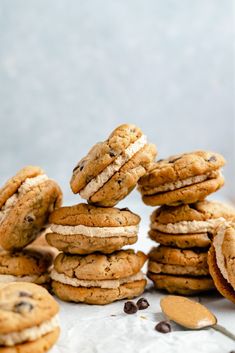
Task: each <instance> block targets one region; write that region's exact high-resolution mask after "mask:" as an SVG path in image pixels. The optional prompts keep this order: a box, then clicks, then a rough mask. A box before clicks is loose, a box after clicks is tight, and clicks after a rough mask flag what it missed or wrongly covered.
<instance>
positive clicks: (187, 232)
mask: <svg viewBox="0 0 235 353" xmlns="http://www.w3.org/2000/svg"><path fill="white" fill-rule="evenodd" d="M225 220H231V221H232V220H235V209H234V208H233V207H232V206H229V205H226V204H224V203H222V202H216V201H207V200H204V201H198V202H196V203H193V204H188V205H180V206H161V207H159V208H157V209H156V210H155V211H154V212H153V213H152V215H151V224H150V228H151V229H150V231H149V236H150V238H151V239H152V240H154V241H156V242H157V243H160V244H162V245H165V246H173V247H179V248H183V249H184V248H185V249H186V248H195V247H198V248H208V247H209V246H210V244H211V239H212V238H213V234H214V232H215V230H216V227H217V226H218V225H219V224H220V223H221V222H223V221H225Z"/></svg>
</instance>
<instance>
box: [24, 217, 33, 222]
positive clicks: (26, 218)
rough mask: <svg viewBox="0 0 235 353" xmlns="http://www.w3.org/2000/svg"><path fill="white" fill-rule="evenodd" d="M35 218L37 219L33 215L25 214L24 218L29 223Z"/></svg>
mask: <svg viewBox="0 0 235 353" xmlns="http://www.w3.org/2000/svg"><path fill="white" fill-rule="evenodd" d="M34 220H35V217H34V216H31V215H28V216H25V218H24V221H25V222H28V223H32V222H33V221H34Z"/></svg>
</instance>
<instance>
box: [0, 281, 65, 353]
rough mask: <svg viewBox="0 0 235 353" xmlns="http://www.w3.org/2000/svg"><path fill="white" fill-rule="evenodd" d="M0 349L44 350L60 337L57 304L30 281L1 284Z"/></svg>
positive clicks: (24, 352)
mask: <svg viewBox="0 0 235 353" xmlns="http://www.w3.org/2000/svg"><path fill="white" fill-rule="evenodd" d="M0 302H1V307H0V352H1V353H16V352H19V353H30V352H33V353H44V352H47V351H48V350H49V349H50V348H51V347H52V346H53V345H54V343H55V342H56V341H57V339H58V337H59V332H60V329H59V324H58V311H59V305H58V304H57V303H56V301H55V300H54V299H53V298H52V296H51V295H50V294H49V293H48V292H47V291H46V290H45V289H44V288H42V287H40V286H37V285H36V284H32V283H24V282H23V283H22V282H18V283H9V284H0Z"/></svg>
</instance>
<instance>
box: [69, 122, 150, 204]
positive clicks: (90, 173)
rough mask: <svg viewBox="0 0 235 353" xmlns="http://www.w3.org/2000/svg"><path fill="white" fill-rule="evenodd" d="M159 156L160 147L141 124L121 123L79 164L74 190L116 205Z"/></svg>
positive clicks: (90, 201)
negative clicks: (142, 128)
mask: <svg viewBox="0 0 235 353" xmlns="http://www.w3.org/2000/svg"><path fill="white" fill-rule="evenodd" d="M155 156H156V147H155V146H154V145H152V144H148V143H147V138H146V136H145V135H143V133H142V131H141V130H140V129H139V128H138V127H136V126H134V125H129V124H124V125H121V126H119V127H118V128H116V129H115V130H114V131H113V132H112V133H111V135H110V136H109V137H108V139H107V140H106V141H104V142H100V143H97V144H96V145H94V146H93V147H92V149H91V150H90V151H89V152H88V154H87V155H86V157H84V158H83V159H82V160H81V161H80V162H79V163H78V164H77V166H76V167H75V168H74V170H73V175H72V178H71V182H70V185H71V189H72V191H73V192H74V193H75V194H77V193H79V194H80V196H81V197H82V198H83V199H85V200H87V201H88V202H89V203H92V204H95V205H98V206H105V207H109V206H110V207H112V206H115V205H116V204H117V203H118V202H119V201H120V200H122V199H123V198H124V197H126V196H127V195H128V194H129V193H130V192H131V191H132V190H133V189H134V188H135V186H136V184H137V182H138V180H139V179H140V178H141V177H142V176H143V175H144V174H145V173H146V171H147V170H148V169H149V167H150V165H151V163H152V162H153V160H154V158H155Z"/></svg>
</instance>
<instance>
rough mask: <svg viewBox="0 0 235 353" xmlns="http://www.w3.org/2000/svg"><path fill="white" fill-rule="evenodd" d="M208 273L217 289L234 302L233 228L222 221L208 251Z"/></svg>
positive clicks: (234, 244) (234, 236) (234, 232)
mask: <svg viewBox="0 0 235 353" xmlns="http://www.w3.org/2000/svg"><path fill="white" fill-rule="evenodd" d="M208 265H209V270H210V274H211V276H212V278H213V280H214V283H215V286H216V288H217V289H218V291H219V292H220V293H221V294H222V295H223V296H224V297H225V298H227V299H229V300H231V301H232V302H233V303H234V304H235V228H234V224H232V223H226V222H224V223H223V224H221V225H220V226H219V227H218V228H217V232H216V235H215V238H214V240H213V243H212V246H211V248H210V250H209V253H208Z"/></svg>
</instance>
